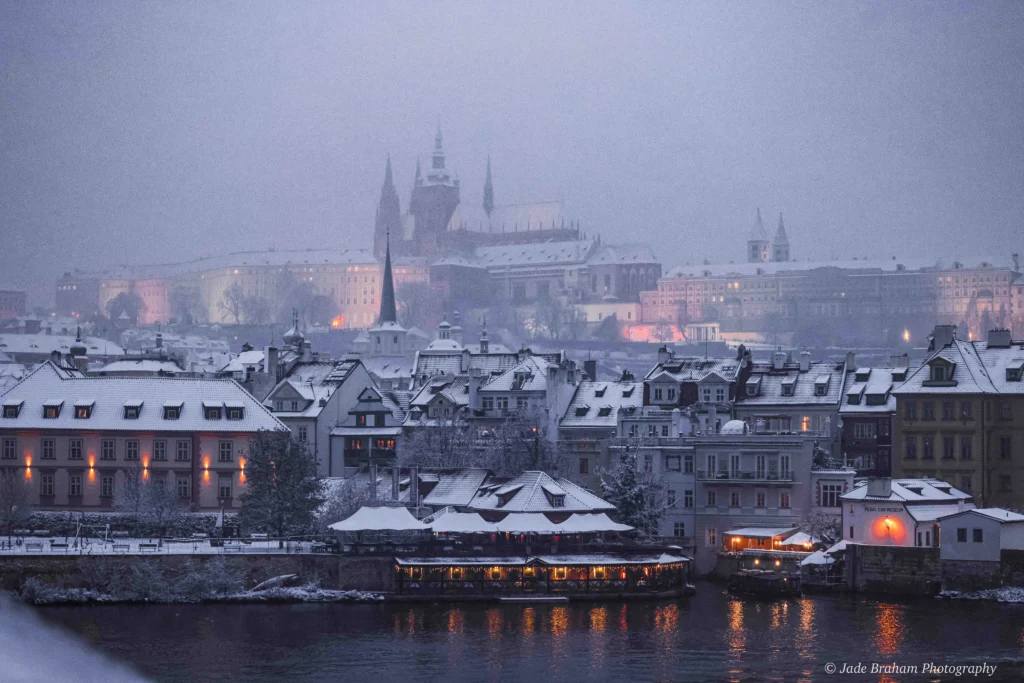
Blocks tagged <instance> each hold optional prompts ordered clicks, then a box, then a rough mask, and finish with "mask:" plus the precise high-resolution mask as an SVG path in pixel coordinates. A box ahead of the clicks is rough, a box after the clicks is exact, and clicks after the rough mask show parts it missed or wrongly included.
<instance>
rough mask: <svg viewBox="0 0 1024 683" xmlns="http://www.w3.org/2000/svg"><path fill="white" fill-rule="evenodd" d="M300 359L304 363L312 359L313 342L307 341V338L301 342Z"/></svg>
mask: <svg viewBox="0 0 1024 683" xmlns="http://www.w3.org/2000/svg"><path fill="white" fill-rule="evenodd" d="M301 360H302V361H303V362H304V363H308V362H309V361H311V360H313V342H311V341H309V340H308V339H307V340H304V341H303V342H302V357H301Z"/></svg>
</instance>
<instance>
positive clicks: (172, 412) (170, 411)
mask: <svg viewBox="0 0 1024 683" xmlns="http://www.w3.org/2000/svg"><path fill="white" fill-rule="evenodd" d="M181 405H182V404H181V403H165V404H164V419H165V420H177V419H179V418H180V417H181Z"/></svg>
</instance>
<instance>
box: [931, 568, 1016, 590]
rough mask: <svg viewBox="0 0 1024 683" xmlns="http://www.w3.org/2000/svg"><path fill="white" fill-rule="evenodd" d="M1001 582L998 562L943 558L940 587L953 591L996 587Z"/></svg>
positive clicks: (1000, 569)
mask: <svg viewBox="0 0 1024 683" xmlns="http://www.w3.org/2000/svg"><path fill="white" fill-rule="evenodd" d="M1002 584H1003V578H1002V566H1001V564H1000V563H999V562H986V561H983V560H943V561H942V588H943V589H944V590H955V591H976V590H983V589H985V588H998V587H999V586H1001V585H1002Z"/></svg>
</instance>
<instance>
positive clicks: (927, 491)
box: [841, 477, 972, 504]
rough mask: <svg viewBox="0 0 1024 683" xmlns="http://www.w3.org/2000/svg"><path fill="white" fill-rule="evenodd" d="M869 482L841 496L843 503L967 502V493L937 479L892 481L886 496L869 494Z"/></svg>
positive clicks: (969, 495)
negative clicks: (873, 501) (876, 501)
mask: <svg viewBox="0 0 1024 683" xmlns="http://www.w3.org/2000/svg"><path fill="white" fill-rule="evenodd" d="M869 486H870V482H869V481H863V482H860V483H858V484H857V485H855V486H854V488H853V490H852V491H849V492H848V493H844V494H843V495H842V496H841V499H842V500H845V501H858V500H859V501H865V500H887V501H894V502H904V503H952V504H956V503H958V502H960V501H969V500H970V499H971V498H972V496H971V494H969V493H964V492H963V491H961V490H959V489H956V488H953V486H952V485H950V484H947V483H946V482H944V481H939V480H938V479H931V478H927V477H926V478H922V479H892V480H891V482H890V487H891V488H890V492H889V494H888V495H875V494H869V492H868V491H869Z"/></svg>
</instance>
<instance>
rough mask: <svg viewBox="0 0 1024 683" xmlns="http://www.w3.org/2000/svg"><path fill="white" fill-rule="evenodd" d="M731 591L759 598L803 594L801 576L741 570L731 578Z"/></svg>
mask: <svg viewBox="0 0 1024 683" xmlns="http://www.w3.org/2000/svg"><path fill="white" fill-rule="evenodd" d="M729 591H730V592H732V593H738V594H741V595H752V596H754V597H759V598H788V597H791V596H794V595H800V594H801V587H800V575H799V574H781V573H778V572H775V571H772V570H770V569H768V570H764V569H741V570H739V571H738V572H736V573H735V574H733V575H732V576H730V577H729Z"/></svg>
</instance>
